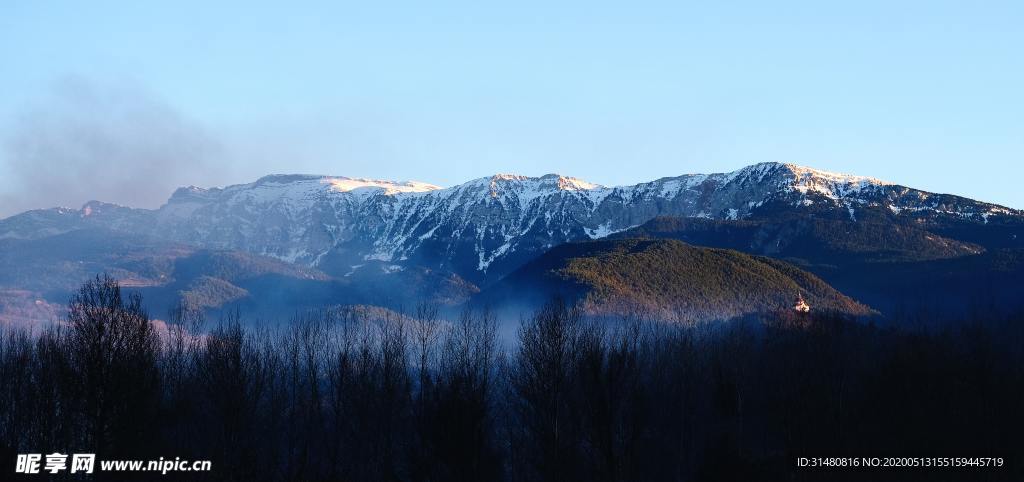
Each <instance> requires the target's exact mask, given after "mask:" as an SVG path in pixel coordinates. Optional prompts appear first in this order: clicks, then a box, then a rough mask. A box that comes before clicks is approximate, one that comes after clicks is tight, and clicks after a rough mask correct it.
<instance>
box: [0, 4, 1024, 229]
mask: <svg viewBox="0 0 1024 482" xmlns="http://www.w3.org/2000/svg"><path fill="white" fill-rule="evenodd" d="M155 3H157V2H103V1H93V2H58V1H52V2H51V1H48V2H39V1H21V0H7V1H5V2H2V3H0V59H2V62H0V141H2V142H3V144H2V147H3V148H2V149H0V216H3V215H9V214H12V213H13V212H15V211H20V210H23V209H27V208H30V207H43V206H52V205H71V206H77V205H78V204H81V202H84V201H86V200H88V199H92V198H99V199H103V200H109V201H115V202H121V203H128V204H135V205H146V206H155V205H158V204H159V203H160V202H161V201H162V200H163V199H165V198H166V197H167V195H169V193H170V191H171V190H172V189H173V187H174V186H177V185H184V184H196V185H220V184H226V183H234V182H245V181H249V180H252V179H254V178H256V177H258V176H260V175H263V174H266V173H271V172H275V173H276V172H308V173H323V174H334V175H347V176H353V177H356V176H359V177H374V178H388V179H416V180H422V181H427V182H432V183H435V184H440V185H450V184H454V183H458V182H462V181H465V180H468V179H470V178H475V177H481V176H486V175H489V174H493V173H496V172H515V173H522V174H530V175H539V174H544V173H548V172H558V173H562V174H567V175H573V176H577V177H581V178H584V179H587V180H589V181H592V182H598V183H602V184H609V185H615V184H629V183H635V182H639V181H645V180H651V179H654V178H658V177H662V176H672V175H678V174H682V173H689V172H721V171H728V170H732V169H736V168H738V167H741V166H744V165H747V164H751V163H754V162H759V161H785V162H794V163H798V164H804V165H809V166H812V167H817V168H821V169H828V170H836V171H840V172H853V173H857V174H863V175H870V176H874V177H879V178H883V179H886V180H890V181H894V182H898V183H901V184H906V185H910V186H914V187H919V188H923V189H927V190H932V191H940V192H953V193H957V194H963V195H967V196H970V197H974V198H978V199H982V200H987V201H992V202H997V203H1001V204H1006V205H1009V206H1012V207H1017V208H1024V190H1021V189H1020V188H1019V185H1020V181H1021V177H1022V176H1021V175H1022V174H1024V167H1021V166H1024V88H1022V86H1024V55H1022V54H1021V52H1022V51H1024V29H1022V28H1021V25H1022V24H1024V6H1022V5H1024V4H1022V3H1021V2H939V1H932V2H891V1H890V2H870V1H861V2H849V3H846V4H845V5H840V4H839V2H699V3H694V4H687V3H686V2H619V3H615V4H599V3H595V2H550V1H544V2H531V1H520V2H502V3H500V4H499V3H496V2H408V3H403V2H358V3H347V2H322V3H317V2H280V3H279V4H278V5H277V6H265V5H264V6H257V5H252V4H250V2H190V1H177V2H162V3H164V5H163V6H154V5H152V4H155ZM211 3H217V4H218V5H216V6H211V5H209V4H211ZM140 186H141V187H140Z"/></svg>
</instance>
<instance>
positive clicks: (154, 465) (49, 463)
mask: <svg viewBox="0 0 1024 482" xmlns="http://www.w3.org/2000/svg"><path fill="white" fill-rule="evenodd" d="M212 465H213V464H212V463H211V462H210V461H209V460H195V461H189V460H181V458H180V457H175V458H174V460H166V459H164V458H163V457H160V459H159V460H101V461H100V467H99V470H100V471H101V472H159V473H161V474H167V473H168V472H192V471H196V472H209V471H210V470H211V469H212ZM95 470H96V454H71V464H70V467H69V466H68V454H62V453H59V452H54V453H52V454H46V455H44V454H18V459H17V461H16V462H15V464H14V472H15V473H18V474H46V473H49V474H58V473H61V472H65V471H68V472H70V473H72V474H91V473H93V472H94V471H95Z"/></svg>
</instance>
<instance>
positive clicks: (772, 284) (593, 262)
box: [477, 239, 874, 321]
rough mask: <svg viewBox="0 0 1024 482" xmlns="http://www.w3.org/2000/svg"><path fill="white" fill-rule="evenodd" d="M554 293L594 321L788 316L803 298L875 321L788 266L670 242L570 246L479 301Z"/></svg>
mask: <svg viewBox="0 0 1024 482" xmlns="http://www.w3.org/2000/svg"><path fill="white" fill-rule="evenodd" d="M553 293H554V294H557V295H559V296H562V297H564V298H566V299H568V300H572V301H580V302H581V303H582V306H583V308H584V309H585V310H586V311H587V312H589V313H591V314H605V315H615V314H622V313H626V312H630V311H633V310H636V309H641V310H643V311H645V312H647V313H649V314H652V315H654V316H656V317H658V318H662V319H669V320H675V321H710V320H721V319H729V318H735V317H738V316H744V315H749V314H757V313H767V312H773V311H778V310H787V309H790V307H791V306H792V304H793V301H794V299H795V298H796V296H797V295H798V294H800V293H802V294H803V296H804V297H805V298H806V299H807V301H808V303H810V304H811V306H812V307H813V309H814V310H816V311H836V312H841V313H845V314H849V315H854V316H865V315H871V314H873V313H874V312H873V310H871V308H869V307H867V306H865V305H863V304H861V303H858V302H856V301H854V300H852V299H850V298H849V297H847V296H844V295H843V294H842V293H839V292H838V291H836V290H835V289H833V288H832V287H831V286H829V285H828V284H826V283H825V282H823V281H822V280H821V279H819V278H817V277H816V276H814V275H812V274H810V273H808V272H806V271H803V270H801V269H799V268H797V267H795V266H793V265H790V264H788V263H785V262H783V261H779V260H775V259H771V258H766V257H759V256H751V255H748V254H744V253H740V252H738V251H733V250H726V249H714V248H703V247H697V246H691V245H688V244H686V243H683V242H680V241H677V240H666V239H658V240H652V239H624V240H599V241H584V242H578V243H567V244H564V245H561V246H558V247H555V248H553V249H552V250H550V251H549V252H548V253H546V254H545V255H543V256H541V257H539V258H537V259H536V260H534V261H532V262H530V263H527V264H526V265H525V266H523V267H522V268H520V269H519V270H517V271H516V272H514V273H512V274H511V275H509V276H508V277H506V278H505V279H504V280H502V281H501V282H499V283H498V284H496V285H495V286H494V287H492V288H490V289H488V290H485V291H484V292H482V293H481V294H480V295H479V296H478V297H477V301H478V302H480V303H484V304H490V305H492V306H494V307H497V308H498V309H499V310H516V309H519V310H523V309H528V308H530V307H533V306H535V305H536V304H537V303H541V302H543V300H544V299H546V297H549V296H551V294H553Z"/></svg>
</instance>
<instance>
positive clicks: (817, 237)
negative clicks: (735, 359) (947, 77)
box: [616, 210, 1024, 319]
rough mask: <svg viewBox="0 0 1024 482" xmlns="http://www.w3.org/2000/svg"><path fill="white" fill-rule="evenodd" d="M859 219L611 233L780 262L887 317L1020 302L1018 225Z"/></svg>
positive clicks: (1023, 267) (665, 220)
mask: <svg viewBox="0 0 1024 482" xmlns="http://www.w3.org/2000/svg"><path fill="white" fill-rule="evenodd" d="M862 214H864V216H863V218H861V217H858V221H857V222H852V221H850V220H849V219H845V220H844V219H835V218H823V217H819V218H802V219H801V218H787V217H784V216H776V217H774V218H768V219H764V218H762V219H752V220H739V221H718V220H708V219H692V218H686V219H684V218H674V217H661V218H655V219H652V220H651V221H649V222H647V223H645V224H643V225H641V226H638V227H636V228H634V229H631V230H629V231H626V232H623V233H619V234H617V235H616V236H618V237H623V238H628V237H642V238H658V239H678V240H681V241H684V242H687V243H692V244H695V245H701V246H709V247H716V248H729V249H736V250H739V251H743V252H746V253H750V254H755V255H766V256H771V257H774V258H777V259H782V260H786V261H789V262H792V263H794V264H797V265H799V266H800V267H802V268H804V269H807V270H808V271H810V272H812V273H814V274H815V275H817V276H820V277H821V278H822V279H823V280H825V281H826V282H827V283H829V284H830V285H831V286H833V287H835V288H836V289H838V290H840V291H842V292H843V293H845V294H847V295H849V296H852V297H854V298H856V299H857V300H860V301H862V302H864V303H867V304H869V305H870V306H872V307H873V308H876V309H878V310H881V311H882V313H883V314H885V315H887V316H888V315H895V316H899V315H900V313H906V312H921V310H922V309H926V310H927V311H928V312H929V313H930V314H931V317H932V318H934V319H942V318H948V319H955V318H958V317H962V316H966V315H967V314H969V313H968V312H969V311H970V310H973V309H979V306H981V305H984V307H985V309H988V310H997V311H999V310H1002V311H1006V312H1010V311H1012V310H1014V309H1018V308H1020V307H1021V306H1022V305H1024V301H1022V299H1021V297H1020V292H1021V290H1022V289H1024V249H1022V248H1021V242H1022V240H1024V228H1021V227H1019V226H1017V225H1016V224H1014V223H1013V222H1012V221H1013V220H1010V221H1007V222H1004V223H1002V224H996V223H989V224H983V225H978V224H977V223H974V224H972V225H971V227H970V229H967V228H965V227H964V226H961V225H960V224H957V223H956V222H948V221H947V222H944V223H943V224H942V225H941V226H937V225H934V223H932V224H929V223H916V222H915V223H909V222H903V220H902V218H899V217H896V219H892V218H887V217H885V216H881V215H878V213H873V212H871V211H869V210H864V212H863V213H862ZM965 223H966V222H965ZM917 224H921V226H920V227H919V226H918V225H917ZM965 225H966V224H965ZM926 228H927V229H926Z"/></svg>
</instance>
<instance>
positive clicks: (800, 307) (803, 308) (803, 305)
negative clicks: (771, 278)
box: [793, 293, 811, 313]
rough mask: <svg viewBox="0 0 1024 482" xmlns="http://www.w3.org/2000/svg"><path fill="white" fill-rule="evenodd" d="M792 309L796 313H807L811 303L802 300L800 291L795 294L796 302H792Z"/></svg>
mask: <svg viewBox="0 0 1024 482" xmlns="http://www.w3.org/2000/svg"><path fill="white" fill-rule="evenodd" d="M793 311H796V312H798V313H807V312H809V311H811V305H809V304H807V302H806V301H804V295H803V294H802V293H797V294H796V302H795V303H794V304H793Z"/></svg>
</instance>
